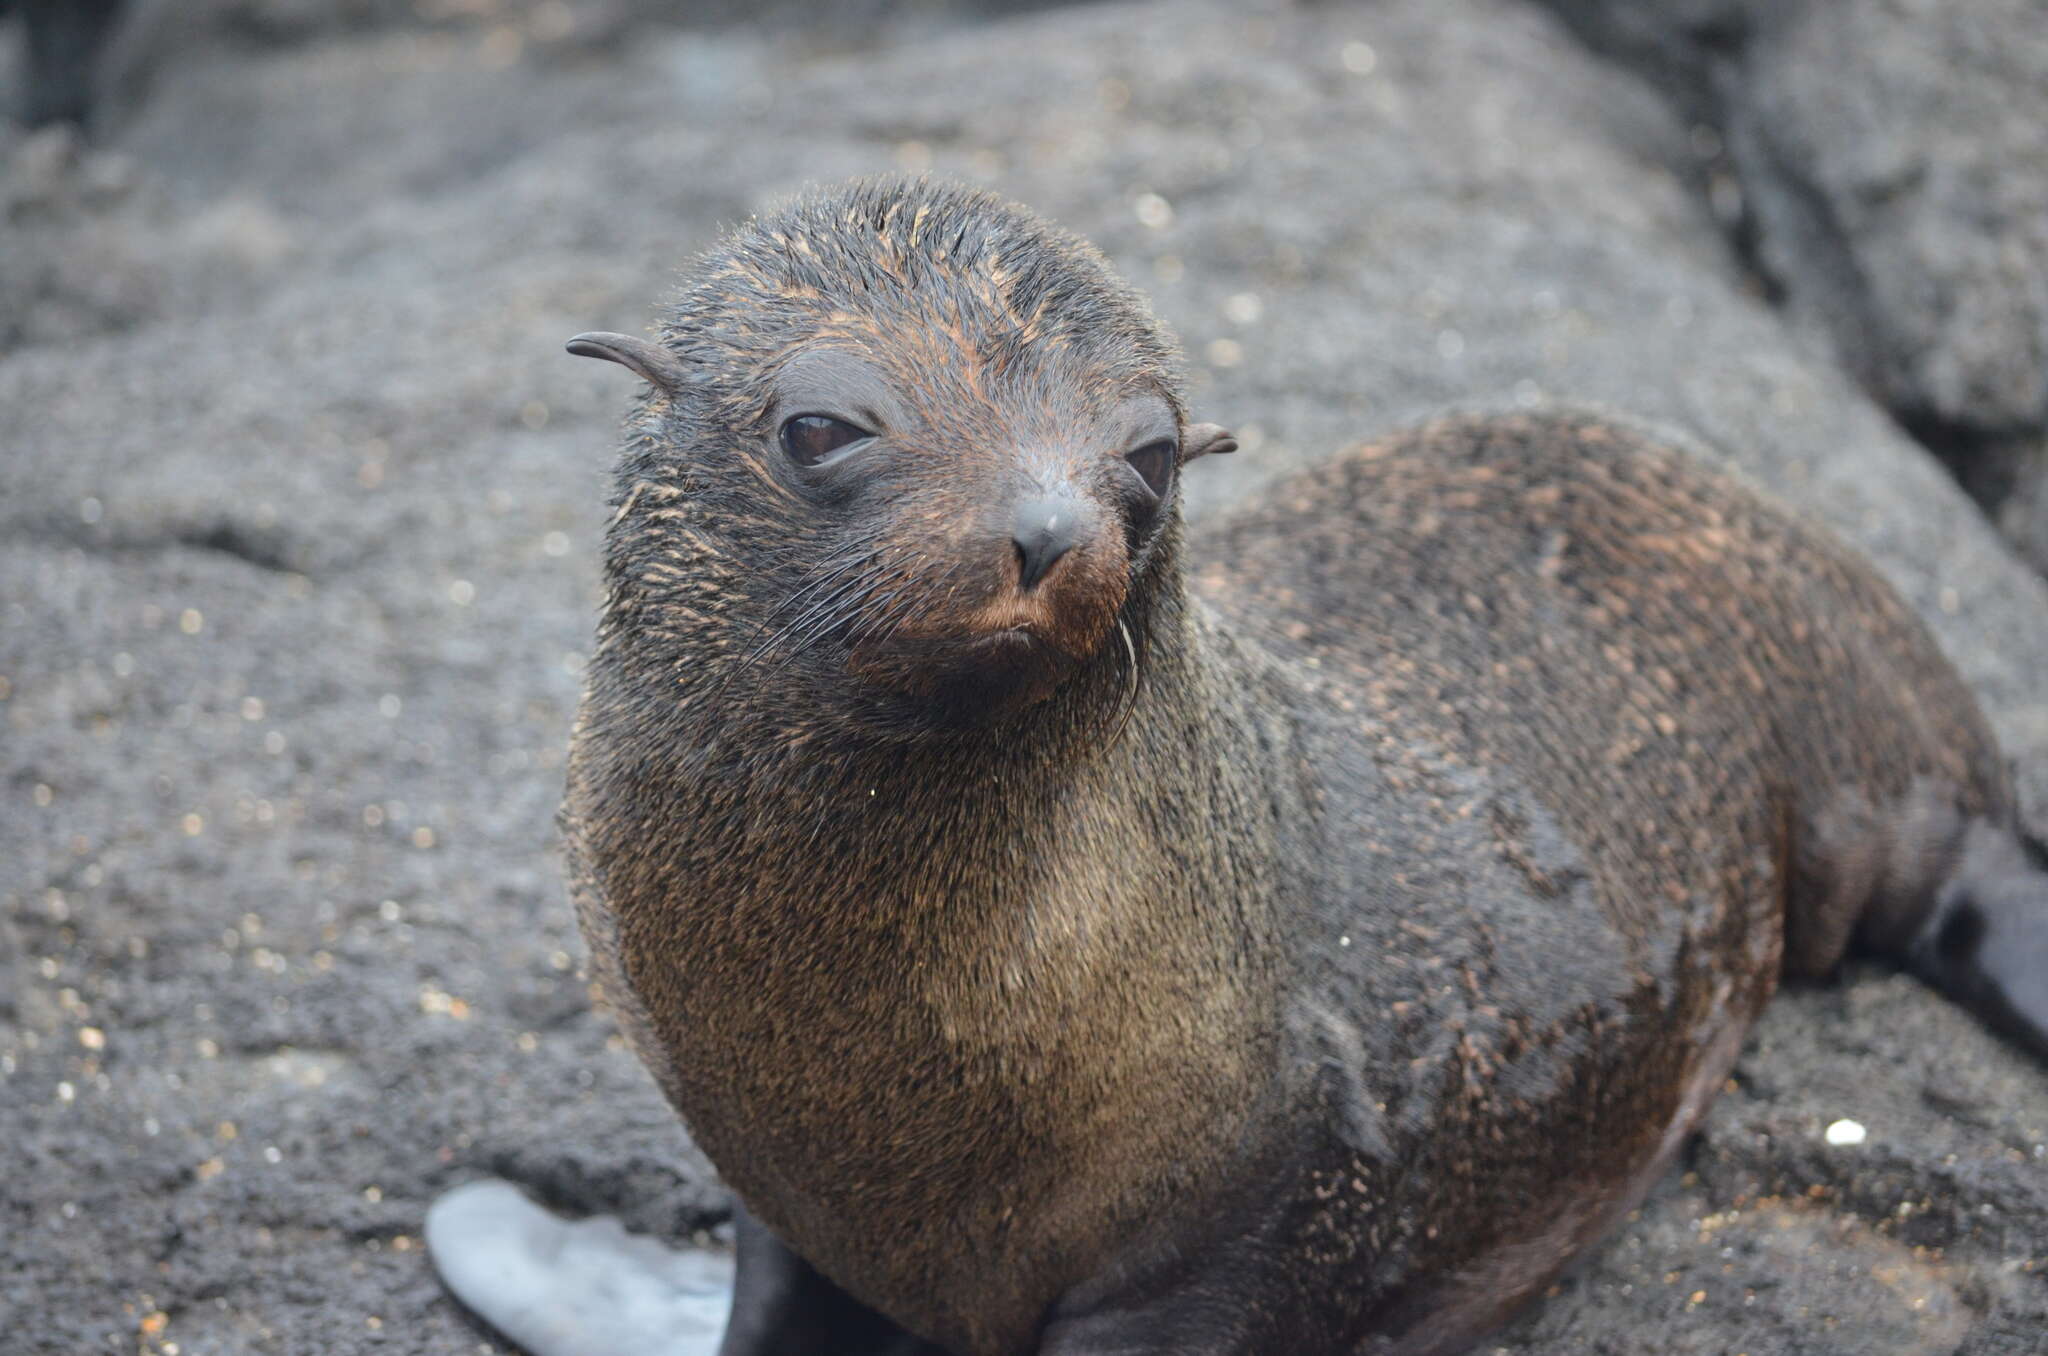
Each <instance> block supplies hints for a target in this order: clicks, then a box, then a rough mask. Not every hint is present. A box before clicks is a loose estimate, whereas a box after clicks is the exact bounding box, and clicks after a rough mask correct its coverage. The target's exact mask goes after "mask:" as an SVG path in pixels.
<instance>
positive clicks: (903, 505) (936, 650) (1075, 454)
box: [569, 180, 1234, 738]
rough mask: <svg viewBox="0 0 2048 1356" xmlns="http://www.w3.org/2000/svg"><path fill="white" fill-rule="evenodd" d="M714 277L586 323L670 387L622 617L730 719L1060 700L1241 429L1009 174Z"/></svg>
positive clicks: (842, 199) (754, 254) (926, 711)
mask: <svg viewBox="0 0 2048 1356" xmlns="http://www.w3.org/2000/svg"><path fill="white" fill-rule="evenodd" d="M694 276H695V281H694V282H693V283H691V284H690V285H689V286H688V287H687V288H686V289H685V291H684V292H683V293H682V295H681V297H680V298H679V299H678V301H677V302H676V304H675V305H674V307H673V308H672V309H671V311H670V313H669V315H668V316H667V318H666V323H665V325H664V326H663V330H662V336H661V340H660V342H659V343H650V342H647V341H644V340H638V339H633V338H629V337H627V336H622V335H608V334H590V335H580V336H578V337H577V338H576V339H574V340H571V341H570V345H569V347H570V351H571V352H574V353H579V354H583V355H585V356H591V357H602V358H607V359H610V360H612V361H615V362H619V363H621V364H623V365H625V366H627V367H629V368H631V369H632V370H634V371H636V372H638V373H639V374H640V375H641V376H642V377H644V378H645V379H646V380H647V381H648V382H649V384H650V386H651V387H652V388H653V389H652V393H651V394H650V396H649V398H648V399H647V400H646V401H645V402H644V403H643V404H642V406H641V408H640V411H639V414H638V416H637V418H636V430H635V437H634V439H633V442H632V446H631V449H630V450H629V455H628V459H627V463H626V467H625V474H624V476H623V478H622V487H623V488H622V490H621V497H620V499H619V501H618V515H617V518H616V520H615V522H614V525H613V529H612V540H611V545H612V551H611V553H610V554H611V559H612V563H613V579H612V587H613V599H612V607H611V608H610V609H609V615H610V616H611V617H612V618H614V620H615V622H617V623H619V624H631V625H633V626H635V628H636V629H637V630H638V632H639V633H640V636H641V640H640V642H639V646H638V649H639V651H640V656H639V662H642V663H668V664H674V665H682V666H686V667H687V669H688V672H687V674H686V675H685V676H684V677H683V681H682V683H681V685H682V687H684V688H685V689H687V690H686V691H685V692H684V693H682V694H679V695H681V696H682V697H683V698H684V699H692V698H694V697H696V696H697V695H698V694H703V693H716V696H717V701H718V704H719V706H720V707H721V708H722V709H723V710H725V711H726V712H727V714H729V715H747V714H751V715H754V716H758V717H762V718H765V719H766V720H767V721H768V722H769V723H770V724H773V725H779V726H782V727H784V728H787V729H790V730H792V731H797V730H802V731H820V730H829V731H833V732H844V731H858V732H861V733H863V734H865V735H868V736H882V737H889V738H901V737H909V736H915V735H918V734H922V733H930V732H935V731H941V730H945V729H952V728H960V727H965V726H974V725H980V724H983V723H986V722H989V721H994V720H999V719H1002V718H1004V717H1007V716H1010V715H1013V714H1015V713H1017V712H1019V711H1021V710H1023V709H1024V708H1027V707H1029V706H1032V705H1034V704H1036V703H1038V702H1041V701H1043V700H1044V699H1045V698H1047V697H1048V696H1050V695H1051V694H1052V693H1053V692H1054V691H1056V690H1057V689H1058V688H1059V687H1060V686H1061V684H1062V683H1063V682H1065V681H1066V680H1067V679H1068V678H1069V677H1070V676H1072V674H1073V673H1074V672H1075V671H1076V670H1077V669H1078V668H1079V667H1081V666H1083V665H1085V664H1087V663H1089V662H1090V661H1092V660H1094V659H1095V658H1096V657H1097V656H1098V655H1099V654H1101V653H1102V652H1103V650H1104V648H1105V646H1106V644H1108V642H1109V639H1110V636H1111V633H1112V632H1113V631H1115V630H1116V629H1117V628H1118V625H1119V621H1120V619H1121V616H1122V613H1123V611H1124V609H1125V607H1126V605H1127V603H1128V602H1129V601H1130V600H1131V598H1132V597H1133V596H1134V593H1137V592H1141V591H1142V590H1139V589H1137V588H1136V587H1135V586H1136V585H1137V584H1138V582H1139V581H1140V580H1141V579H1142V577H1143V576H1145V575H1146V574H1147V572H1148V571H1151V570H1153V569H1155V568H1156V567H1157V565H1158V558H1159V556H1160V544H1161V542H1162V541H1163V540H1164V539H1165V538H1166V537H1167V536H1168V535H1169V533H1170V531H1171V524H1172V523H1173V522H1174V520H1175V519H1176V517H1177V514H1178V495H1179V475H1178V471H1179V468H1180V466H1181V465H1183V464H1184V463H1186V462H1187V461H1189V460H1191V459H1192V458H1194V457H1196V456H1200V455H1202V454H1204V453H1206V452H1212V451H1228V450H1230V449H1231V448H1232V447H1233V446H1234V444H1233V443H1232V442H1231V441H1230V439H1229V436H1228V435H1227V434H1225V433H1224V432H1223V431H1222V430H1221V429H1217V428H1215V427H1213V426H1210V425H1193V426H1190V425H1189V424H1188V423H1187V422H1186V420H1185V418H1184V414H1183V407H1182V403H1181V399H1180V395H1179V387H1180V382H1179V371H1178V369H1179V360H1178V354H1177V352H1176V350H1175V348H1174V345H1173V342H1172V340H1171V339H1169V338H1167V337H1166V336H1165V335H1164V333H1163V331H1162V330H1161V328H1160V326H1159V324H1158V322H1157V321H1156V320H1155V319H1154V318H1153V317H1152V315H1151V314H1150V311H1149V310H1148V308H1147V307H1146V306H1145V303H1144V302H1143V301H1142V300H1141V299H1140V298H1139V297H1138V296H1137V294H1136V293H1134V292H1133V291H1132V290H1131V289H1130V288H1129V287H1128V286H1127V285H1125V284H1124V283H1123V282H1122V281H1120V280H1119V279H1118V278H1116V276H1115V275H1114V274H1113V273H1112V272H1111V271H1110V268H1109V266H1108V264H1107V262H1106V261H1105V260H1104V259H1103V258H1102V256H1101V255H1100V253H1098V252H1097V251H1096V250H1095V249H1094V248H1093V247H1092V246H1090V245H1088V244H1086V243H1085V242H1083V241H1081V240H1080V239H1078V238H1076V237H1074V236H1071V235H1068V234H1066V233H1065V232H1062V231H1060V230H1058V229H1057V228H1055V227H1053V226H1051V225H1050V224H1048V223H1046V222H1044V221H1042V220H1040V219H1038V218H1036V217H1034V216H1033V215H1031V214H1030V213H1028V212H1026V211H1024V210H1023V209H1021V208H1018V207H1015V206H1013V205H1011V204H1008V203H1004V202H1002V201H1001V200H1000V199H997V198H994V197H992V196H990V195H988V194H984V193H979V192H976V191H973V190H970V189H965V188H961V187H957V186H952V185H940V184H931V183H925V182H917V183H903V182H900V181H886V180H885V181H876V182H872V183H867V184H862V185H857V186H855V187H854V188H853V189H852V190H851V191H848V192H841V193H835V194H833V195H831V196H830V197H817V198H811V199H805V200H801V201H799V202H797V203H796V204H794V205H793V206H791V207H790V208H788V209H787V210H785V211H783V212H781V213H779V214H777V215H776V216H775V217H774V218H773V219H772V220H769V221H763V222H754V223H750V224H748V225H746V226H743V227H741V228H740V229H739V230H738V231H737V232H735V233H734V234H733V235H732V236H730V237H729V238H728V239H727V240H726V241H725V242H723V244H722V245H721V246H720V247H719V248H718V250H717V251H716V252H714V253H713V254H711V255H709V256H707V257H706V258H705V259H703V260H702V261H701V263H700V265H699V267H698V268H697V269H696V271H695V275H694ZM1128 635H1129V632H1128V630H1126V632H1125V637H1126V639H1128ZM662 637H667V643H665V644H663V643H661V641H660V638H662ZM1116 648H1118V649H1125V648H1128V647H1127V646H1118V647H1116ZM707 661H708V662H707ZM1129 662H1132V663H1135V654H1132V655H1131V656H1130V657H1129ZM770 671H774V672H775V673H776V678H775V681H773V682H764V681H761V680H762V678H763V677H764V676H765V674H766V673H767V672H770ZM792 677H794V678H795V679H796V681H791V678H792ZM707 683H708V684H709V686H707ZM793 700H800V701H801V703H802V706H801V707H793V706H792V705H791V703H792V701H793Z"/></svg>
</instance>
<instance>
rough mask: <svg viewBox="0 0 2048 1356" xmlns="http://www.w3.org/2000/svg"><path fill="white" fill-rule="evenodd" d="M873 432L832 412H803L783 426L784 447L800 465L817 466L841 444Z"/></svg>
mask: <svg viewBox="0 0 2048 1356" xmlns="http://www.w3.org/2000/svg"><path fill="white" fill-rule="evenodd" d="M873 436H874V435H873V434H870V433H869V432H868V431H867V430H866V429H863V428H856V427H855V426H854V425H852V424H849V423H847V422H846V421H845V420H844V419H834V418H833V417H832V416H831V415H829V414H800V415H798V416H796V417H795V418H794V419H791V420H790V421H789V422H788V423H786V424H784V425H783V426H782V450H783V451H784V452H786V453H788V454H789V459H790V460H791V461H793V462H795V463H796V464H797V465H799V466H816V465H818V464H819V463H820V462H822V461H824V460H826V459H827V458H828V457H830V456H831V455H832V454H833V453H834V452H837V451H838V450H839V449H840V448H842V447H846V446H848V445H849V444H852V443H857V442H859V441H861V440H862V439H863V438H869V437H873Z"/></svg>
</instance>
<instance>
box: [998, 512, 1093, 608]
mask: <svg viewBox="0 0 2048 1356" xmlns="http://www.w3.org/2000/svg"><path fill="white" fill-rule="evenodd" d="M1081 526H1082V514H1081V506H1080V505H1079V504H1076V503H1075V502H1074V501H1073V500H1071V499H1034V500H1031V501H1030V502H1029V503H1026V504H1025V505H1024V506H1023V507H1021V508H1019V509H1018V510H1017V525H1016V526H1015V527H1014V528H1012V529H1011V532H1010V540H1011V541H1012V542H1014V543H1015V544H1016V547H1017V587H1018V588H1020V589H1023V590H1025V591H1026V592H1029V591H1030V590H1031V589H1033V588H1035V587H1037V584H1038V581H1039V580H1041V579H1043V578H1045V576H1046V575H1047V574H1048V573H1050V572H1051V570H1052V567H1053V566H1055V565H1057V564H1059V560H1060V557H1061V556H1063V555H1065V554H1066V553H1067V552H1069V551H1071V550H1073V549H1074V547H1075V546H1076V545H1077V544H1079V542H1080V540H1081V535H1082V534H1081Z"/></svg>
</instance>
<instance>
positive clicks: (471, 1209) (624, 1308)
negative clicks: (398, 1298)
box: [425, 1180, 942, 1356]
mask: <svg viewBox="0 0 2048 1356" xmlns="http://www.w3.org/2000/svg"><path fill="white" fill-rule="evenodd" d="M733 1224H734V1228H735V1230H736V1232H737V1234H738V1241H739V1248H738V1258H737V1271H735V1263H734V1260H733V1259H731V1258H728V1257H727V1256H725V1255H724V1254H722V1253H717V1252H711V1251H708V1250H703V1249H694V1248H690V1249H675V1248H669V1247H666V1246H664V1245H663V1244H661V1243H658V1242H656V1241H655V1240H654V1239H651V1238H645V1237H641V1236H639V1235H635V1234H629V1233H627V1232H626V1230H625V1229H624V1228H622V1227H621V1226H620V1224H619V1222H618V1221H617V1220H615V1219H611V1218H608V1217H604V1216H598V1217H594V1218H591V1219H586V1220H575V1221H571V1220H565V1219H562V1218H560V1217H559V1216H557V1215H554V1214H551V1213H550V1212H548V1211H546V1210H543V1209H541V1208H540V1207H539V1206H538V1205H535V1204H534V1203H533V1202H532V1201H531V1200H528V1199H527V1197H526V1194H525V1193H524V1192H522V1191H521V1190H520V1189H519V1188H518V1187H516V1186H514V1185H513V1184H512V1183H510V1182H504V1181H496V1180H485V1181H479V1182H469V1183H466V1184H465V1185H463V1186H459V1187H457V1188H455V1189H454V1190H453V1191H450V1192H448V1193H447V1194H446V1195H444V1196H442V1197H441V1198H440V1199H439V1200H437V1201H435V1202H434V1204H433V1206H432V1208H430V1209H429V1210H428V1211H427V1226H426V1231H425V1232H426V1240H427V1252H428V1254H429V1255H430V1256H431V1257H432V1258H433V1260H434V1267H435V1269H436V1270H437V1271H439V1272H440V1273H441V1279H442V1280H443V1281H445V1282H447V1285H448V1288H449V1289H450V1290H452V1291H454V1292H455V1297H456V1298H457V1299H459V1300H461V1301H462V1302H463V1304H464V1305H466V1306H467V1307H468V1308H469V1309H470V1311H471V1312H473V1313H475V1314H476V1315H477V1317H479V1318H481V1319H483V1320H484V1321H485V1322H486V1323H488V1324H490V1325H491V1327H493V1328H495V1329H497V1330H498V1331H499V1332H501V1333H503V1334H504V1335H505V1336H507V1337H509V1338H511V1339H512V1340H513V1341H514V1342H517V1343H518V1344H519V1345H520V1347H521V1348H523V1349H524V1350H526V1351H527V1352H529V1353H531V1356H619V1354H620V1353H626V1352H630V1353H634V1356H641V1354H642V1353H644V1356H713V1354H714V1353H716V1356H809V1354H810V1353H815V1354H816V1356H942V1353H940V1352H939V1350H938V1348H936V1347H930V1346H926V1345H925V1344H924V1343H922V1342H920V1341H919V1340H918V1339H916V1338H914V1337H912V1336H910V1335H909V1334H907V1333H905V1332H904V1331H903V1330H902V1329H901V1328H898V1327H897V1326H896V1325H895V1324H893V1323H891V1322H890V1321H889V1320H887V1319H885V1318H883V1317H881V1316H880V1315H879V1314H877V1313H875V1312H874V1311H873V1310H872V1309H869V1308H867V1307H866V1306H865V1305H862V1304H861V1303H860V1302H859V1301H857V1300H855V1299H853V1298H852V1297H851V1296H849V1295H848V1294H847V1293H846V1292H845V1291H843V1290H841V1289H839V1287H837V1286H835V1285H833V1284H832V1283H831V1282H830V1281H828V1280H826V1279H825V1278H824V1277H823V1276H820V1275H819V1274H818V1273H817V1272H816V1271H815V1270H814V1269H813V1268H812V1267H811V1266H810V1264H809V1263H807V1262H805V1261H804V1260H803V1259H802V1258H801V1257H798V1256H797V1255H796V1254H795V1253H793V1252H791V1251H790V1250H789V1249H788V1248H786V1247H784V1246H783V1245H782V1243H781V1242H780V1241H779V1240H777V1239H776V1238H775V1236H774V1235H772V1234H770V1233H769V1232H768V1231H767V1230H766V1229H765V1228H763V1227H762V1226H761V1225H760V1223H759V1222H757V1221H756V1220H755V1219H754V1217H753V1216H752V1215H750V1214H748V1213H747V1211H746V1209H745V1208H744V1207H742V1206H739V1205H738V1204H737V1203H736V1204H735V1206H734V1218H733ZM728 1310H729V1311H730V1319H729V1321H728ZM721 1330H723V1337H721V1336H720V1333H721Z"/></svg>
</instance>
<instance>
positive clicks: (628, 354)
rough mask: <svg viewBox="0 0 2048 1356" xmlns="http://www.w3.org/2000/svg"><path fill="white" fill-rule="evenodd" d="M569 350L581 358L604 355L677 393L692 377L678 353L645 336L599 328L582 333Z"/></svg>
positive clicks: (657, 385) (657, 386)
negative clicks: (635, 336) (614, 332)
mask: <svg viewBox="0 0 2048 1356" xmlns="http://www.w3.org/2000/svg"><path fill="white" fill-rule="evenodd" d="M567 347H568V349H569V351H570V352H571V353H573V354H575V355H576V356H577V357H579V358H603V359H604V360H605V361H606V362H613V363H617V364H618V365H619V366H621V367H630V368H631V369H633V370H634V371H635V372H638V373H639V374H640V375H641V376H643V377H645V378H646V379H647V380H648V381H650V382H652V383H653V384H654V387H655V389H656V390H660V391H666V392H668V393H669V394H670V395H674V394H675V392H676V388H677V387H679V386H681V385H682V384H683V383H684V382H685V381H686V380H688V378H689V373H688V372H686V371H685V370H684V368H683V365H682V363H681V362H680V361H678V360H677V358H676V355H675V354H673V353H671V352H669V351H668V350H667V349H666V348H663V347H662V346H661V345H660V344H655V343H650V342H648V341H647V340H645V339H635V338H634V337H633V336H632V335H630V334H612V333H610V332H608V331H605V330H596V331H593V332H592V333H590V334H579V335H577V336H576V337H575V338H574V339H571V340H570V341H569V343H568V346H567Z"/></svg>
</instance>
